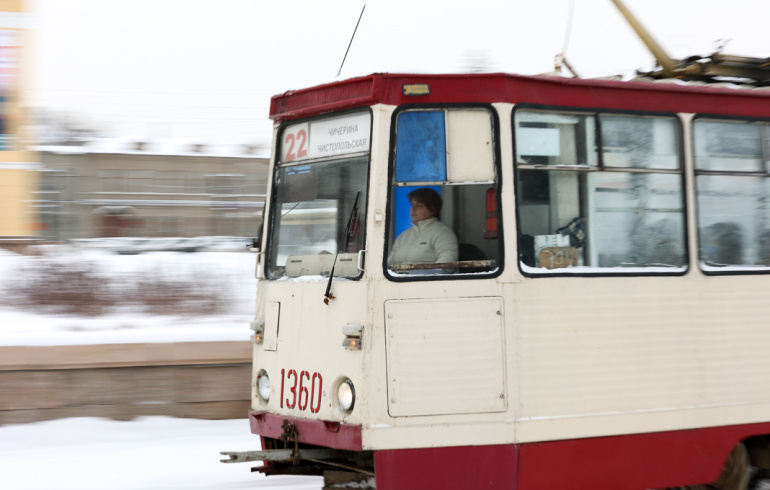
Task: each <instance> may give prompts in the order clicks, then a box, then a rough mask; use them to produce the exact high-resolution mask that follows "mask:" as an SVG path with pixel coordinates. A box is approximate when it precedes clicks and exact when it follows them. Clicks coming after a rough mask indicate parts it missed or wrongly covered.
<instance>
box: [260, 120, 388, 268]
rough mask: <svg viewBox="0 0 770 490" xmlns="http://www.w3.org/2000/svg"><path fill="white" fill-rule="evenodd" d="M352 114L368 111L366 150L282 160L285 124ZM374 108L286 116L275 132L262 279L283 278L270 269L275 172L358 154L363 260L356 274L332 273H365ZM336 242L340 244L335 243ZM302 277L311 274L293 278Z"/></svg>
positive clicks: (359, 212) (274, 219)
mask: <svg viewBox="0 0 770 490" xmlns="http://www.w3.org/2000/svg"><path fill="white" fill-rule="evenodd" d="M355 114H367V115H368V116H369V134H368V136H367V137H368V138H369V150H368V151H358V152H353V153H347V154H342V155H331V156H328V157H323V158H309V159H306V160H292V161H288V162H281V161H280V159H281V155H282V146H283V134H284V132H285V130H286V128H288V127H291V126H294V125H296V124H302V123H310V122H313V121H323V120H329V119H334V118H338V117H345V116H351V115H355ZM374 125H375V122H374V112H373V111H372V108H371V107H368V106H367V107H356V108H353V109H349V110H344V111H338V112H332V113H325V114H320V115H316V116H311V117H306V118H299V119H287V120H284V121H283V122H282V123H281V125H280V127H279V128H278V130H277V131H276V132H275V151H274V154H273V157H272V162H271V166H270V168H271V171H270V175H269V176H268V182H267V183H268V187H269V188H268V192H269V196H270V208H269V212H268V213H267V214H266V215H265V217H264V219H266V220H268V221H267V224H268V232H267V234H266V236H265V237H264V238H263V243H264V244H265V245H266V247H267V248H266V249H265V279H266V280H269V281H278V280H281V279H285V278H286V277H288V276H286V275H285V274H284V275H281V276H276V275H274V274H273V273H272V270H271V269H270V267H271V265H270V264H271V261H272V258H273V254H277V253H278V250H277V249H275V250H274V247H273V245H274V240H275V239H274V236H275V233H276V214H280V210H279V209H277V206H276V203H277V199H278V195H277V193H276V188H275V179H276V178H277V175H278V173H279V171H280V169H282V168H286V167H293V166H301V165H313V164H316V163H329V162H335V161H341V160H355V159H358V158H366V164H365V165H366V174H367V178H366V186H365V188H364V192H365V193H366V206H360V205H359V210H358V216H360V218H361V230H362V231H363V237H362V249H361V250H360V251H359V252H356V253H363V257H362V263H361V269H363V270H359V271H358V274H356V275H355V276H337V275H336V274H335V276H334V278H335V279H340V278H343V277H344V278H345V279H346V280H350V281H360V280H361V279H363V278H364V276H365V269H366V251H367V250H368V246H367V240H368V239H369V236H368V233H367V225H368V223H367V217H368V215H369V210H368V207H369V206H371V205H372V203H371V190H372V153H373V148H374V147H373V142H372V135H373V133H374ZM260 226H261V225H260ZM338 246H339V244H338ZM334 253H335V254H336V253H337V250H335V251H334ZM302 277H310V276H299V277H298V278H293V279H301V278H302ZM323 277H324V280H328V276H323Z"/></svg>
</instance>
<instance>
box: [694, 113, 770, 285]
mask: <svg viewBox="0 0 770 490" xmlns="http://www.w3.org/2000/svg"><path fill="white" fill-rule="evenodd" d="M693 138H694V144H695V173H696V177H695V186H696V196H697V204H698V213H697V216H698V239H699V256H700V257H699V259H700V265H701V268H702V269H704V270H706V271H725V270H731V269H737V270H745V269H747V268H768V267H770V206H768V202H769V201H768V200H769V199H770V178H768V177H770V123H768V122H749V121H735V120H731V121H723V120H722V121H720V120H713V119H706V118H696V119H695V121H694V123H693Z"/></svg>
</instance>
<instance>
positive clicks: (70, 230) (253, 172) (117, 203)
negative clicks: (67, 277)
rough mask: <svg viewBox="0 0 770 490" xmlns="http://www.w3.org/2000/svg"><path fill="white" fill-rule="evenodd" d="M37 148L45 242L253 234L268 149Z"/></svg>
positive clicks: (138, 144) (107, 142) (79, 143)
mask: <svg viewBox="0 0 770 490" xmlns="http://www.w3.org/2000/svg"><path fill="white" fill-rule="evenodd" d="M38 150H39V154H40V160H41V164H42V168H41V170H40V191H39V193H38V196H39V197H38V201H37V205H38V207H39V209H40V221H41V224H42V226H41V228H42V229H41V231H40V236H41V238H45V239H48V240H69V239H78V238H96V237H196V236H242V237H250V236H256V231H257V226H258V225H259V222H260V215H261V213H262V208H263V205H264V200H265V193H266V190H267V164H268V159H269V149H266V148H262V147H256V146H248V145H230V146H214V145H200V144H189V143H168V142H143V141H117V140H111V139H93V140H87V139H86V140H73V141H68V142H66V144H61V145H56V146H53V145H50V146H41V147H39V148H38Z"/></svg>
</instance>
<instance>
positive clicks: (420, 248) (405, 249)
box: [388, 218, 458, 265]
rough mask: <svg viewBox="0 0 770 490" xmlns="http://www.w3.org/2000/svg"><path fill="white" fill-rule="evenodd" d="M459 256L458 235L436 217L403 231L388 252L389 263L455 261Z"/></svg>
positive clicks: (413, 224) (414, 224) (419, 222)
mask: <svg viewBox="0 0 770 490" xmlns="http://www.w3.org/2000/svg"><path fill="white" fill-rule="evenodd" d="M457 257H458V247H457V237H456V236H455V234H454V232H452V230H451V229H450V228H449V227H448V226H447V225H445V224H444V223H442V222H440V221H439V220H437V219H436V218H428V219H425V220H422V221H418V222H417V223H412V227H411V228H408V229H406V230H404V231H403V233H401V235H399V236H398V238H397V239H396V243H394V244H393V249H392V250H391V251H390V253H389V254H388V265H392V264H427V263H432V262H454V261H456V260H457Z"/></svg>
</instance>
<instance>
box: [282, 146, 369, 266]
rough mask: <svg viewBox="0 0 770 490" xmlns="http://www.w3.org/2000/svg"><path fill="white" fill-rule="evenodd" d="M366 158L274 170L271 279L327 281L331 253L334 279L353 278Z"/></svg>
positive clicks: (361, 229) (361, 238) (359, 244)
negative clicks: (318, 277)
mask: <svg viewBox="0 0 770 490" xmlns="http://www.w3.org/2000/svg"><path fill="white" fill-rule="evenodd" d="M368 170H369V168H368V157H366V156H359V157H353V158H340V159H335V160H333V161H325V162H315V163H307V164H301V165H290V166H283V167H280V168H277V169H276V171H275V182H274V187H273V193H274V196H275V200H274V201H273V202H274V209H273V212H272V220H273V221H272V224H273V225H272V233H271V241H270V249H269V251H268V264H269V267H268V272H269V276H270V277H271V278H280V277H287V276H288V277H301V276H327V277H328V275H329V271H330V270H331V268H332V265H333V262H334V257H335V254H337V253H338V252H339V254H340V255H339V256H338V257H337V263H336V265H335V266H334V275H335V276H345V277H357V276H359V274H360V271H359V269H358V266H359V259H358V251H359V250H362V249H363V244H364V217H365V215H366V213H365V209H366V203H367V194H366V190H367V185H366V184H367V177H368Z"/></svg>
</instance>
